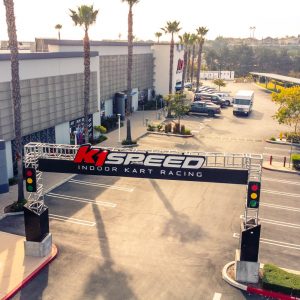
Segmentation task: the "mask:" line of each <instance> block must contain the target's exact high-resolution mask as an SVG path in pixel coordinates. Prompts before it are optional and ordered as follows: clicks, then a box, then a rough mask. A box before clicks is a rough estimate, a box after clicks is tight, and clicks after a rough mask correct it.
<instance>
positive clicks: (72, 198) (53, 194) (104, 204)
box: [46, 193, 117, 207]
mask: <svg viewBox="0 0 300 300" xmlns="http://www.w3.org/2000/svg"><path fill="white" fill-rule="evenodd" d="M46 196H48V197H52V198H58V199H64V200H70V201H76V202H82V203H90V204H95V205H100V206H106V207H116V206H117V204H115V203H112V202H104V201H97V200H93V199H85V198H79V197H75V196H69V195H62V194H55V193H48V194H47V195H46Z"/></svg>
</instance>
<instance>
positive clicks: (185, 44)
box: [179, 32, 191, 93]
mask: <svg viewBox="0 0 300 300" xmlns="http://www.w3.org/2000/svg"><path fill="white" fill-rule="evenodd" d="M190 37H191V34H190V33H187V32H185V33H184V34H183V35H180V36H179V39H180V43H181V44H182V45H183V47H184V54H183V70H182V79H181V93H183V90H184V82H185V74H186V70H187V68H186V65H187V51H188V48H189V45H190Z"/></svg>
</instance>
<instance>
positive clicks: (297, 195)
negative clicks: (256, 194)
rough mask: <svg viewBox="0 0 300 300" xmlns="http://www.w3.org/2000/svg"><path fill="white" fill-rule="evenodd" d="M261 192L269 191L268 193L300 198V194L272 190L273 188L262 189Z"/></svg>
mask: <svg viewBox="0 0 300 300" xmlns="http://www.w3.org/2000/svg"><path fill="white" fill-rule="evenodd" d="M261 192H263V193H267V194H272V195H279V196H287V197H293V198H300V194H293V193H286V192H279V191H272V190H265V189H261Z"/></svg>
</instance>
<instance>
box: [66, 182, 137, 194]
mask: <svg viewBox="0 0 300 300" xmlns="http://www.w3.org/2000/svg"><path fill="white" fill-rule="evenodd" d="M68 182H70V183H77V184H83V185H88V186H96V187H103V188H106V189H112V190H118V191H124V192H133V191H134V188H129V187H126V186H120V185H108V184H102V183H96V182H90V181H83V180H76V179H71V180H69V181H68Z"/></svg>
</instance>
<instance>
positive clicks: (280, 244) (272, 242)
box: [233, 232, 300, 250]
mask: <svg viewBox="0 0 300 300" xmlns="http://www.w3.org/2000/svg"><path fill="white" fill-rule="evenodd" d="M233 238H236V239H239V238H240V234H239V233H236V232H235V233H234V234H233ZM260 242H261V243H263V244H269V245H274V246H278V247H283V248H289V249H295V250H300V245H297V244H292V243H286V242H280V241H275V240H270V239H265V238H260Z"/></svg>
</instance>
